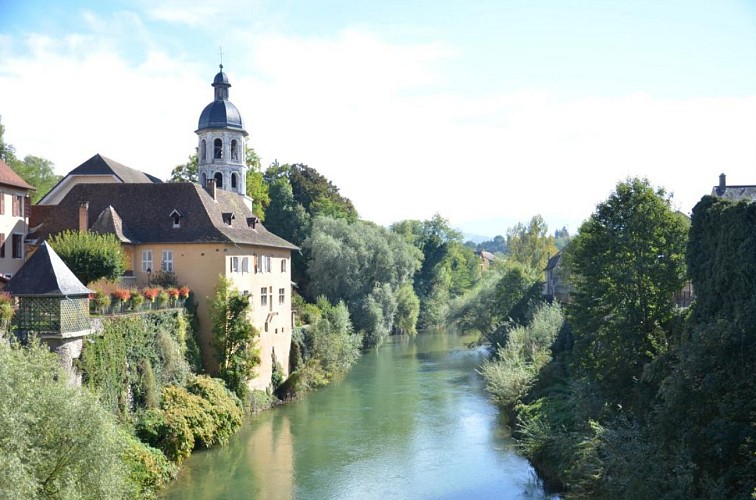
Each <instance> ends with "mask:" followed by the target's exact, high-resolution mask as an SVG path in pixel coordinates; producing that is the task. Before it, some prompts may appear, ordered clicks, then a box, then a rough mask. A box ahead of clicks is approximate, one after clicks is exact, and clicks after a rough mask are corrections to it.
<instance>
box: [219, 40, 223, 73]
mask: <svg viewBox="0 0 756 500" xmlns="http://www.w3.org/2000/svg"><path fill="white" fill-rule="evenodd" d="M218 55H220V70H221V71H223V46H218Z"/></svg>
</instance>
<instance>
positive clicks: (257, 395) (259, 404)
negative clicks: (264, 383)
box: [247, 390, 278, 413]
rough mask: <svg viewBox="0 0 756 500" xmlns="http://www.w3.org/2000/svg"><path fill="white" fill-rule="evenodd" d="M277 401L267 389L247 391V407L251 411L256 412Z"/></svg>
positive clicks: (269, 406) (271, 405)
mask: <svg viewBox="0 0 756 500" xmlns="http://www.w3.org/2000/svg"><path fill="white" fill-rule="evenodd" d="M277 402H278V398H276V397H275V396H274V395H273V394H271V393H270V392H268V391H260V390H255V391H249V399H248V404H247V407H248V408H249V411H250V412H252V413H258V412H261V411H264V410H267V409H268V408H271V407H273V406H274V405H275V404H276V403H277Z"/></svg>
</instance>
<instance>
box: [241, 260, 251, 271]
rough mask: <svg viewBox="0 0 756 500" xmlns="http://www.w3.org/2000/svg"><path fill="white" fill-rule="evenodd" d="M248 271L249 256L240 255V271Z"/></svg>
mask: <svg viewBox="0 0 756 500" xmlns="http://www.w3.org/2000/svg"><path fill="white" fill-rule="evenodd" d="M248 272H249V257H242V273H248Z"/></svg>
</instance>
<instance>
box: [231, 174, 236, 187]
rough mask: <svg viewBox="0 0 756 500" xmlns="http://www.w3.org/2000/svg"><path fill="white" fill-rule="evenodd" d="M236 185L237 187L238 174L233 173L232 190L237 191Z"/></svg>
mask: <svg viewBox="0 0 756 500" xmlns="http://www.w3.org/2000/svg"><path fill="white" fill-rule="evenodd" d="M236 185H237V182H236V174H235V173H233V174H231V189H236Z"/></svg>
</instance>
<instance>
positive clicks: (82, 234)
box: [49, 231, 126, 285]
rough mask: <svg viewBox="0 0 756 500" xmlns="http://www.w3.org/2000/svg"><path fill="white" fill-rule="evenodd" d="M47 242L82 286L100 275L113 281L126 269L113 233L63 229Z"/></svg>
mask: <svg viewBox="0 0 756 500" xmlns="http://www.w3.org/2000/svg"><path fill="white" fill-rule="evenodd" d="M49 243H50V246H51V247H52V248H53V249H54V250H55V253H57V254H58V256H59V257H60V258H61V259H62V260H63V262H65V264H66V265H67V266H68V268H69V269H71V271H72V272H73V273H74V274H75V275H76V277H77V278H79V280H81V282H82V283H84V284H85V285H86V284H88V283H90V282H92V281H96V280H98V279H100V278H106V279H110V280H116V279H118V278H120V277H121V275H122V274H123V272H124V270H125V269H126V254H125V253H124V251H123V248H122V247H121V242H120V241H118V238H116V237H115V235H114V234H97V233H91V232H88V231H63V232H62V233H58V234H55V235H53V236H51V237H50V238H49Z"/></svg>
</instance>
